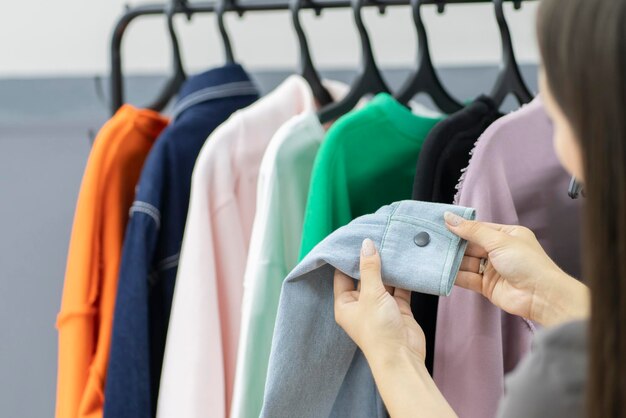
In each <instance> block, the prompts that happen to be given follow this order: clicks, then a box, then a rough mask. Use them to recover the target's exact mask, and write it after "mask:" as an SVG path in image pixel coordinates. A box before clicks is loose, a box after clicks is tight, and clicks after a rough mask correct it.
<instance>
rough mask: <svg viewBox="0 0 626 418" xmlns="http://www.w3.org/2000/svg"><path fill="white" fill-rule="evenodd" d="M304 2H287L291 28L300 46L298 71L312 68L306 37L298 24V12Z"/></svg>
mask: <svg viewBox="0 0 626 418" xmlns="http://www.w3.org/2000/svg"><path fill="white" fill-rule="evenodd" d="M305 1H306V0H291V1H290V2H289V9H290V10H291V20H292V22H293V27H294V30H295V32H296V35H297V37H298V43H299V45H300V64H299V65H300V71H304V70H305V68H308V66H312V65H313V63H312V62H311V54H310V51H309V43H308V42H307V39H306V35H305V33H304V28H303V27H302V23H300V10H302V3H304V2H305Z"/></svg>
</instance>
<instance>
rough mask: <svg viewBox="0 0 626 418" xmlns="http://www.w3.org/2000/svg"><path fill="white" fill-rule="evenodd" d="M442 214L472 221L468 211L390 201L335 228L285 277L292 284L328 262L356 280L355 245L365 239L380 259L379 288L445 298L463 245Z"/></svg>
mask: <svg viewBox="0 0 626 418" xmlns="http://www.w3.org/2000/svg"><path fill="white" fill-rule="evenodd" d="M446 211H450V212H452V213H455V214H457V215H459V216H462V217H463V218H465V219H468V220H474V219H475V218H476V211H475V210H474V209H471V208H465V207H460V206H454V205H445V204H439V203H430V202H419V201H414V200H406V201H401V202H396V203H393V204H391V205H388V206H384V207H382V208H380V209H379V210H378V211H376V213H374V214H371V215H365V216H361V217H359V218H357V219H355V220H354V221H352V222H351V223H350V224H348V225H346V226H344V227H342V228H339V229H338V230H337V231H335V232H334V233H332V234H331V235H330V236H328V237H327V238H326V239H325V240H323V241H322V242H321V243H319V244H318V245H317V246H316V247H315V248H314V249H313V250H312V251H311V252H310V253H309V254H308V255H307V256H306V257H305V258H304V259H303V260H302V262H301V263H300V264H299V266H298V267H296V269H295V270H294V271H292V272H291V274H290V275H289V278H292V279H295V280H297V278H298V277H299V276H302V275H305V274H306V273H308V272H310V271H311V270H314V269H316V268H319V267H321V266H322V265H323V264H326V263H328V264H331V265H332V266H334V267H335V268H337V269H339V270H341V271H342V272H344V273H345V274H347V275H348V276H350V277H353V278H355V279H359V278H360V271H359V256H360V250H361V243H362V241H363V240H364V239H365V238H370V239H371V240H373V241H374V243H375V244H376V248H377V249H378V251H379V253H380V256H381V262H382V277H383V282H384V283H385V284H387V285H390V286H394V287H400V288H403V289H408V290H411V291H415V292H420V293H427V294H431V295H441V296H443V295H445V296H447V295H449V294H450V292H451V291H452V287H453V286H454V281H455V278H456V275H457V273H458V271H459V268H460V266H461V261H462V259H463V255H464V254H465V248H466V247H467V241H465V240H463V239H461V238H459V237H458V236H457V235H455V234H453V233H452V232H450V231H448V229H447V228H446V226H445V221H444V219H443V214H444V212H446ZM289 278H288V279H289Z"/></svg>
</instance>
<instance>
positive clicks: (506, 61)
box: [491, 0, 534, 106]
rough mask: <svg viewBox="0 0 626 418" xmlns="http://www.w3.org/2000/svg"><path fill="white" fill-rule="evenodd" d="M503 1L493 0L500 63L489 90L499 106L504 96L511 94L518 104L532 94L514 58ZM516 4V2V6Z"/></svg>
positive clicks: (525, 101)
mask: <svg viewBox="0 0 626 418" xmlns="http://www.w3.org/2000/svg"><path fill="white" fill-rule="evenodd" d="M503 2H504V1H503V0H493V4H494V9H495V12H496V20H497V21H498V27H499V28H500V37H501V38H502V64H501V70H500V74H499V75H498V80H497V81H496V84H495V86H494V88H493V90H492V91H491V98H492V99H493V100H494V101H495V103H496V104H497V105H498V106H501V105H502V103H503V102H504V99H506V96H508V95H509V94H513V95H514V96H515V97H516V98H517V101H518V102H519V103H520V104H524V103H528V102H530V101H531V100H532V99H533V96H534V95H533V93H532V92H531V91H530V89H529V88H528V87H527V86H526V83H525V82H524V79H523V78H522V74H521V72H520V69H519V66H518V65H517V61H516V60H515V54H514V52H513V43H512V42H511V32H510V31H509V25H508V24H507V23H506V18H505V16H504V10H503V7H502V5H503ZM518 4H519V3H516V7H517V5H518Z"/></svg>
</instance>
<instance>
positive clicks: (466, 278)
mask: <svg viewBox="0 0 626 418" xmlns="http://www.w3.org/2000/svg"><path fill="white" fill-rule="evenodd" d="M454 284H455V285H457V286H459V287H462V288H463V289H467V290H471V291H473V292H476V293H480V294H482V290H483V276H482V275H481V274H478V273H470V272H467V271H459V273H458V274H457V275H456V282H455V283H454Z"/></svg>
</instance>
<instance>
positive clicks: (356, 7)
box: [350, 0, 374, 62]
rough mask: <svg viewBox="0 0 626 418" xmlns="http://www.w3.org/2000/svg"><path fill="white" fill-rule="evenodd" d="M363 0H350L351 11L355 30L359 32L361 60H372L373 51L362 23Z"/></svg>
mask: <svg viewBox="0 0 626 418" xmlns="http://www.w3.org/2000/svg"><path fill="white" fill-rule="evenodd" d="M363 2H364V0H351V2H350V3H351V7H352V12H353V13H354V22H355V24H356V28H357V31H358V32H359V38H360V39H361V51H362V53H363V57H362V59H363V62H374V53H373V52H372V43H371V42H370V37H369V34H368V33H367V28H366V27H365V24H364V23H363V16H362V14H361V10H362V9H363Z"/></svg>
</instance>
